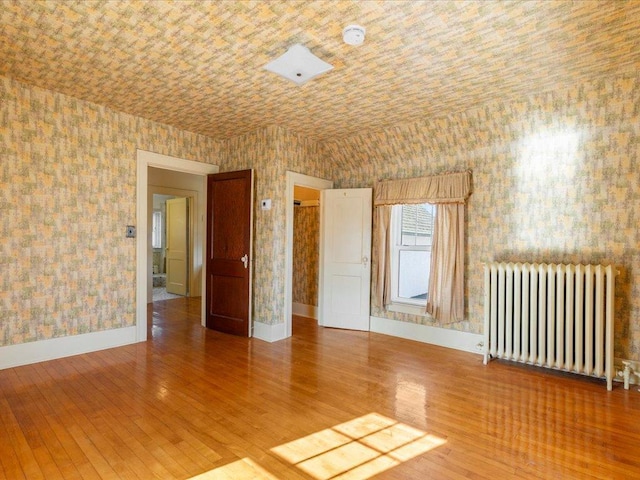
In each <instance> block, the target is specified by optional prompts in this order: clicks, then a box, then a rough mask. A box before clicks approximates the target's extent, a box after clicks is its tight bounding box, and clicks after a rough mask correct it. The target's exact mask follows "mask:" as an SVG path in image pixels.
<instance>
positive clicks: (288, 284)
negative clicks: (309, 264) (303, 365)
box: [284, 172, 333, 338]
mask: <svg viewBox="0 0 640 480" xmlns="http://www.w3.org/2000/svg"><path fill="white" fill-rule="evenodd" d="M296 187H298V188H300V187H302V188H304V189H307V190H309V191H315V192H316V193H317V194H319V193H320V191H321V190H326V189H329V188H333V182H332V181H330V180H325V179H322V178H317V177H311V176H308V175H303V174H300V173H294V172H287V192H286V202H287V205H286V228H287V246H286V252H285V264H286V265H285V266H286V269H285V271H286V274H285V304H284V327H285V332H284V333H285V338H286V337H290V336H291V335H292V331H293V330H292V324H293V322H292V315H293V312H294V297H293V281H294V280H293V261H294V260H293V258H294V257H293V255H294V220H295V208H296V207H295V203H297V202H296V198H295V195H294V190H295V189H296ZM298 191H300V190H298ZM318 198H319V197H318ZM299 201H300V202H302V200H299ZM320 208H321V207H319V208H318V212H319V210H320ZM319 222H320V221H319V219H318V230H320V228H321V226H320V223H319ZM318 267H319V259H318ZM316 282H317V279H316ZM321 295H322V292H320V290H318V293H317V298H318V303H316V305H319V304H320V303H319V301H320V298H321ZM296 303H297V304H298V305H297V306H296V308H302V309H303V311H304V312H305V313H306V316H308V315H309V314H310V313H311V314H313V315H315V317H316V318H317V317H318V311H317V308H316V309H315V310H313V309H309V308H308V307H302V306H301V305H307V304H305V303H302V302H299V301H298V302H296Z"/></svg>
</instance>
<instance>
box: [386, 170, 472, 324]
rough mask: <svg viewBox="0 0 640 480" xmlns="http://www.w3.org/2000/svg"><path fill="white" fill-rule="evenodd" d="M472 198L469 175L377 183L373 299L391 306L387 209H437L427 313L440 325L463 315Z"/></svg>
mask: <svg viewBox="0 0 640 480" xmlns="http://www.w3.org/2000/svg"><path fill="white" fill-rule="evenodd" d="M470 194H471V172H470V171H466V172H459V173H448V174H443V175H433V176H430V177H421V178H411V179H403V180H387V181H383V182H379V183H378V184H377V185H376V189H375V194H374V205H375V208H376V217H375V218H376V231H375V235H376V240H377V244H376V252H375V254H376V258H377V260H378V262H377V265H376V281H377V284H376V290H375V293H374V295H375V298H374V301H375V303H376V305H377V306H379V307H381V308H384V307H385V306H386V305H389V303H391V269H390V250H391V248H390V241H391V229H390V224H391V207H392V206H393V205H401V204H418V203H431V204H434V205H436V217H435V223H434V233H433V235H434V237H433V246H432V250H431V279H430V281H429V294H428V302H427V313H429V314H430V315H432V316H433V317H434V318H435V319H436V320H438V321H440V322H443V323H451V322H455V321H459V320H462V319H463V315H464V204H465V202H466V200H467V198H469V195H470Z"/></svg>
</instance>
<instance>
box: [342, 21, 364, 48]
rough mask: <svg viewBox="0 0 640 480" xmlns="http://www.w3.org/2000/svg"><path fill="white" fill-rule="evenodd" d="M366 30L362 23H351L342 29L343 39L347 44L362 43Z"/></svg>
mask: <svg viewBox="0 0 640 480" xmlns="http://www.w3.org/2000/svg"><path fill="white" fill-rule="evenodd" d="M365 32H366V30H365V28H364V27H361V26H360V25H349V26H348V27H345V29H344V30H343V31H342V39H343V40H344V43H346V44H347V45H362V43H363V42H364V34H365Z"/></svg>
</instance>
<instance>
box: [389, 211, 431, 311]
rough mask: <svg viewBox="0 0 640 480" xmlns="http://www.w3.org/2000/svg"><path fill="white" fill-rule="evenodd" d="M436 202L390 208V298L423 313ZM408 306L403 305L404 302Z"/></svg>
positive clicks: (404, 309)
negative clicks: (434, 203) (433, 203)
mask: <svg viewBox="0 0 640 480" xmlns="http://www.w3.org/2000/svg"><path fill="white" fill-rule="evenodd" d="M435 214H436V209H435V206H434V205H431V204H429V203H423V204H419V205H394V206H393V208H392V212H391V302H392V305H394V304H395V305H396V307H397V306H398V305H399V306H400V308H391V309H392V310H399V311H405V312H406V313H424V308H420V307H424V306H425V305H426V304H427V291H428V288H429V270H430V266H431V245H432V243H433V220H434V218H435ZM403 305H404V306H408V307H409V308H408V309H406V308H402V306H403Z"/></svg>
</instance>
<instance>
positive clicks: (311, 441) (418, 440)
mask: <svg viewBox="0 0 640 480" xmlns="http://www.w3.org/2000/svg"><path fill="white" fill-rule="evenodd" d="M444 443H446V440H444V439H442V438H439V437H436V436H434V435H429V434H427V433H425V432H423V431H422V430H418V429H416V428H413V427H410V426H408V425H405V424H402V423H399V422H396V421H395V420H393V419H390V418H387V417H384V416H383V415H380V414H378V413H370V414H368V415H364V416H362V417H359V418H356V419H354V420H351V421H349V422H346V423H342V424H340V425H336V426H335V427H333V428H330V429H326V430H321V431H319V432H316V433H314V434H311V435H308V436H306V437H303V438H300V439H297V440H294V441H292V442H289V443H285V444H283V445H280V446H278V447H275V448H272V449H271V450H272V451H273V452H274V453H276V454H277V455H278V456H280V457H282V458H283V459H285V460H287V461H288V462H290V463H291V464H293V465H295V466H297V467H298V468H300V469H301V470H303V471H304V472H306V473H307V474H309V475H311V476H312V477H314V478H316V479H318V480H328V479H364V478H369V477H372V476H374V475H377V474H379V473H381V472H383V471H385V470H388V469H390V468H392V467H395V466H397V465H400V464H401V463H402V462H406V461H407V460H410V459H412V458H415V457H417V456H419V455H422V454H423V453H426V452H428V451H429V450H431V449H433V448H436V447H439V446H440V445H443V444H444Z"/></svg>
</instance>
